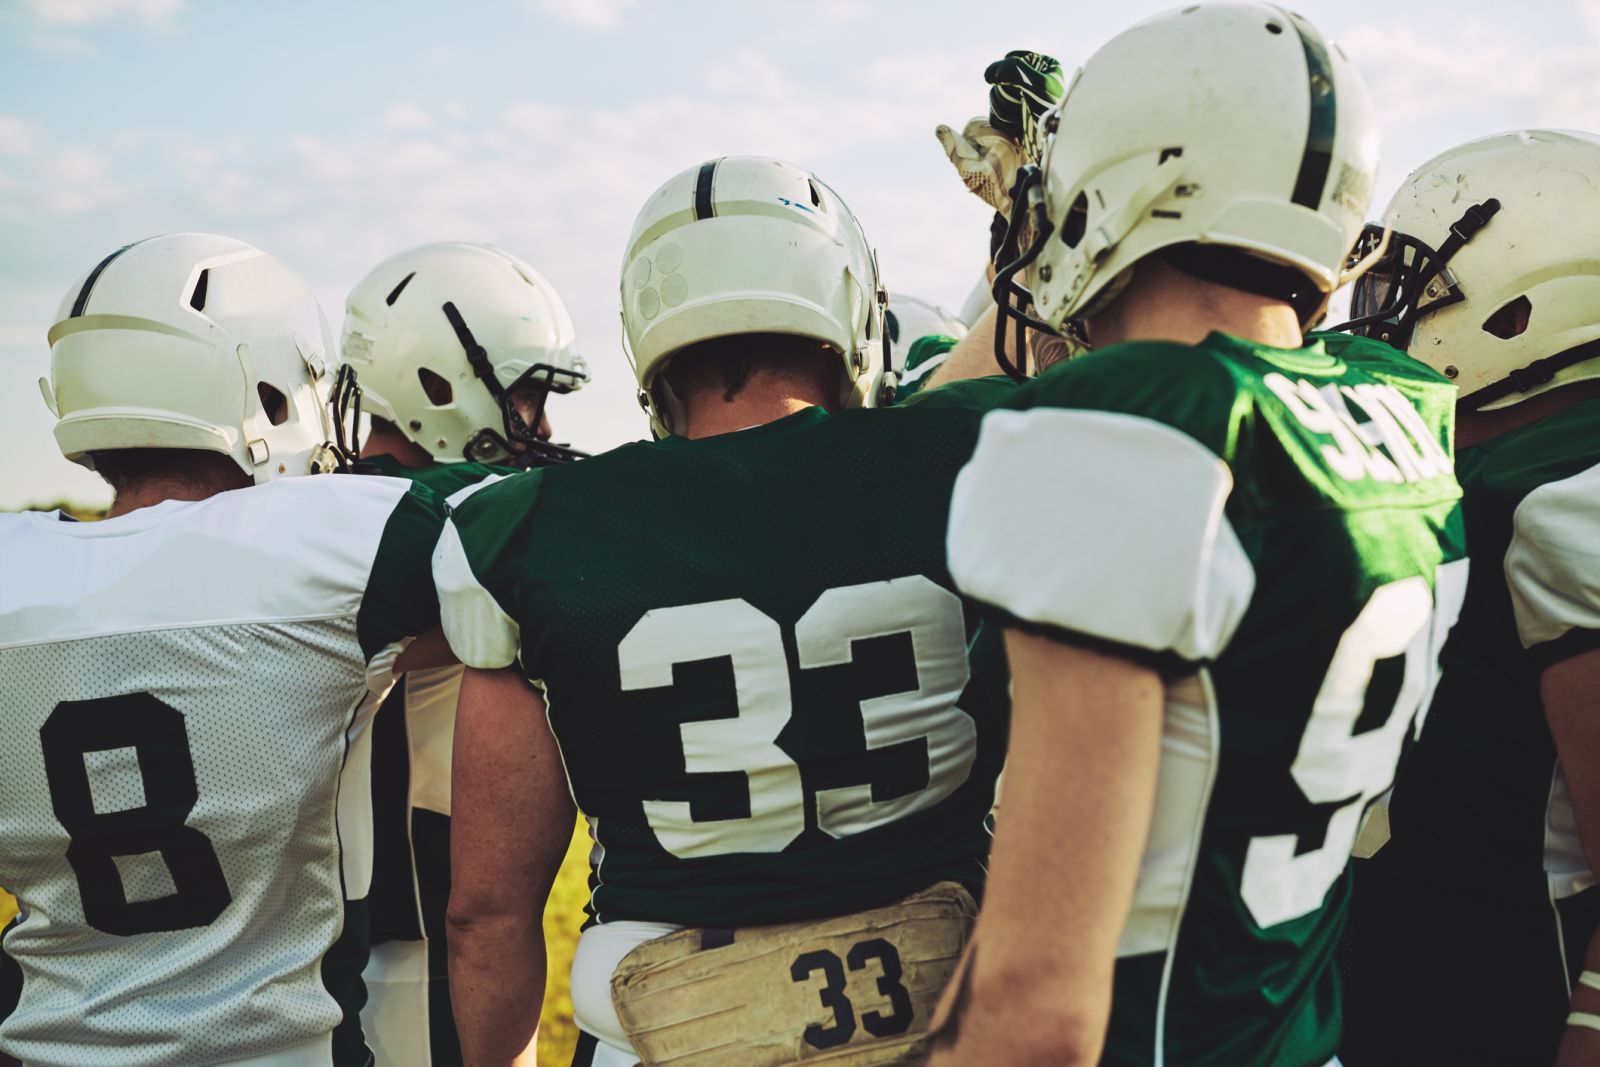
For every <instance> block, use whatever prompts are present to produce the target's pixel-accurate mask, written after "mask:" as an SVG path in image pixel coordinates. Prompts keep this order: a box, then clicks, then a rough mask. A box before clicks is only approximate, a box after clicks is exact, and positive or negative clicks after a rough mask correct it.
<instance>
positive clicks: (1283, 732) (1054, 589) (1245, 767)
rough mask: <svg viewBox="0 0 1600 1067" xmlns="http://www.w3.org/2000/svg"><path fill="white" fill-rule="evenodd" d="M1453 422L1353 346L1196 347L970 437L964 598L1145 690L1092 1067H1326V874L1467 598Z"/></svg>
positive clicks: (962, 531) (1094, 358) (1067, 377)
mask: <svg viewBox="0 0 1600 1067" xmlns="http://www.w3.org/2000/svg"><path fill="white" fill-rule="evenodd" d="M1453 402H1454V391H1453V389H1452V388H1451V386H1450V385H1449V383H1448V382H1447V381H1446V380H1445V379H1443V378H1441V377H1439V376H1438V375H1436V374H1435V373H1434V372H1432V371H1430V370H1429V369H1427V368H1426V367H1424V366H1422V365H1421V364H1419V363H1417V362H1415V361H1413V360H1411V359H1409V358H1408V357H1405V356H1403V355H1401V354H1399V353H1398V352H1396V351H1395V350H1393V349H1391V348H1388V347H1387V346H1384V345H1381V344H1378V343H1376V342H1370V341H1366V340H1363V339H1358V338H1350V337H1342V336H1328V337H1313V338H1311V339H1310V340H1309V343H1308V345H1307V346H1306V347H1305V348H1302V349H1299V350H1294V351H1288V350H1281V349H1272V348H1267V347H1263V346H1258V345H1253V344H1250V343H1247V342H1244V341H1241V340H1237V339H1234V338H1231V337H1227V336H1224V335H1221V334H1212V335H1210V336H1209V337H1208V338H1206V339H1205V340H1204V341H1203V342H1202V343H1201V344H1199V345H1197V346H1193V347H1188V346H1183V345H1177V344H1171V343H1136V344H1126V345H1120V346H1117V347H1114V348H1108V349H1105V350H1102V351H1100V352H1097V353H1093V354H1090V355H1087V356H1083V357H1079V358H1077V359H1074V360H1072V361H1070V362H1068V363H1066V364H1062V365H1060V366H1058V367H1055V368H1052V369H1051V370H1049V371H1047V372H1046V373H1045V374H1043V375H1042V376H1040V377H1039V378H1037V379H1035V380H1034V381H1033V382H1031V383H1029V384H1028V385H1026V386H1024V387H1022V388H1021V389H1018V390H1016V391H1015V392H1014V393H1013V394H1012V395H1011V397H1010V398H1009V399H1008V400H1007V401H1006V402H1005V403H1004V404H1002V405H1001V407H1000V408H999V409H998V410H996V411H994V412H992V413H991V414H990V415H989V416H988V417H987V418H986V420H985V424H984V427H983V430H982V433H981V436H980V441H979V444H978V446H977V448H976V451H975V454H974V457H973V460H972V462H971V464H970V465H969V467H968V468H967V469H966V470H965V471H964V472H963V473H962V475H961V476H960V478H959V480H958V484H957V490H956V494H955V500H954V504H953V505H952V526H951V532H950V552H951V566H952V570H953V572H954V573H955V575H956V578H957V581H958V584H959V585H960V587H961V588H962V589H963V590H964V591H966V592H968V593H969V594H971V595H973V596H975V597H977V598H979V599H980V600H983V601H985V602H988V603H990V604H993V605H994V606H995V607H996V609H997V610H998V611H999V612H1000V613H1001V615H1002V617H1003V618H1005V619H1006V621H1007V622H1008V623H1009V624H1011V625H1016V626H1021V627H1024V628H1029V629H1035V630H1042V631H1045V632H1048V633H1052V634H1055V635H1058V636H1060V637H1061V638H1063V639H1066V640H1069V641H1074V642H1084V643H1088V644H1091V645H1096V646H1102V647H1107V648H1111V649H1114V650H1117V651H1119V652H1121V653H1122V654H1124V655H1127V656H1130V657H1132V658H1135V659H1137V660H1140V661H1143V662H1146V663H1149V664H1150V665H1152V666H1154V667H1156V668H1157V669H1159V670H1160V671H1161V672H1162V674H1163V676H1164V677H1165V678H1166V679H1167V692H1168V699H1167V708H1166V713H1165V717H1164V743H1163V751H1162V766H1161V784H1160V787H1159V791H1158V795H1157V798H1156V811H1155V814H1154V817H1153V820H1152V825H1151V830H1150V839H1149V844H1148V845H1147V848H1146V853H1145V857H1144V860H1143V863H1142V866H1141V871H1140V876H1139V882H1138V888H1137V890H1136V894H1135V899H1134V902H1133V906H1132V912H1131V914H1130V917H1129V919H1128V922H1127V924H1126V927H1125V930H1124V934H1123V938H1122V942H1121V945H1120V946H1119V950H1118V961H1117V967H1116V975H1115V988H1114V1000H1113V1007H1112V1018H1111V1022H1110V1027H1109V1031H1108V1040H1107V1046H1106V1053H1105V1059H1104V1062H1106V1063H1110V1064H1128V1065H1132V1064H1151V1063H1157V1064H1159V1063H1167V1064H1183V1065H1186V1067H1187V1065H1207V1067H1209V1065H1217V1067H1221V1065H1224V1064H1225V1065H1229V1067H1252V1065H1260V1067H1267V1065H1272V1067H1313V1065H1315V1067H1321V1065H1322V1064H1325V1063H1327V1062H1328V1060H1329V1059H1330V1058H1331V1057H1332V1056H1333V1055H1334V1053H1335V1051H1336V1048H1337V1044H1338V1039H1339V1033H1340V991H1339V984H1338V978H1337V974H1336V972H1335V968H1334V949H1335V945H1336V944H1337V942H1338V939H1339V936H1340V931H1341V927H1342V925H1343V922H1344V915H1345V910H1346V907H1347V903H1348V899H1349V893H1350V882H1349V877H1348V872H1347V869H1346V868H1347V858H1348V855H1349V852H1350V848H1351V845H1352V843H1353V841H1354V838H1355V835H1356V832H1357V829H1358V825H1359V821H1360V818H1361V815H1362V813H1363V811H1364V810H1365V808H1366V806H1367V805H1368V804H1369V803H1370V802H1371V801H1372V800H1373V799H1374V798H1376V797H1377V796H1379V795H1380V794H1381V793H1382V792H1383V791H1384V790H1385V789H1386V788H1387V787H1388V785H1389V783H1390V781H1391V778H1392V775H1393V771H1394V768H1395V765H1396V763H1397V761H1398V759H1399V756H1400V752H1401V749H1402V746H1403V744H1404V742H1405V740H1406V738H1407V737H1408V736H1409V735H1410V732H1411V728H1412V723H1413V719H1414V717H1415V715H1416V713H1417V712H1418V710H1419V708H1420V706H1421V703H1422V700H1423V697H1424V696H1425V695H1426V691H1427V690H1428V689H1429V688H1430V687H1431V684H1432V681H1433V679H1434V676H1435V663H1436V657H1437V654H1438V647H1439V645H1440V644H1442V642H1443V634H1444V632H1445V631H1446V630H1447V629H1448V625H1449V622H1450V620H1451V617H1452V615H1453V610H1454V607H1455V606H1456V604H1458V603H1459V595H1460V588H1461V586H1462V585H1463V584H1464V574H1463V573H1462V568H1463V566H1464V564H1463V563H1462V562H1461V561H1462V557H1463V540H1462V529H1461V521H1460V515H1459V505H1458V499H1459V489H1458V486H1457V484H1456V482H1455V480H1454V478H1453V477H1452V476H1451V469H1450V461H1449V441H1450V435H1451V429H1452V423H1451V420H1452V409H1453ZM1436 592H1437V601H1438V603H1437V610H1436V603H1435V599H1436V598H1435V594H1436ZM1080 758H1092V757H1080Z"/></svg>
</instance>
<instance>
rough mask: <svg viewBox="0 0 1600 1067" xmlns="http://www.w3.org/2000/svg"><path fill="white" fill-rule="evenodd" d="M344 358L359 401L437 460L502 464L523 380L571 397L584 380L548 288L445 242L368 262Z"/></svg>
mask: <svg viewBox="0 0 1600 1067" xmlns="http://www.w3.org/2000/svg"><path fill="white" fill-rule="evenodd" d="M342 350H343V354H344V358H345V361H346V362H348V363H349V364H350V365H351V366H352V367H354V368H355V369H356V371H357V373H358V374H359V375H360V381H361V388H362V393H363V402H364V404H365V406H366V407H367V408H368V410H370V411H371V412H372V413H373V414H374V415H377V416H378V417H380V418H383V419H387V420H388V421H390V422H392V423H394V425H395V426H396V427H397V428H399V430H400V432H401V433H403V434H405V436H406V437H407V438H409V439H410V440H411V441H412V442H414V443H415V444H417V445H420V446H421V447H422V448H423V449H425V450H426V451H427V452H428V454H429V455H431V456H432V457H433V458H434V459H435V460H437V461H439V462H441V463H459V462H461V461H463V460H475V461H478V462H481V463H492V462H498V461H501V460H505V459H506V458H507V457H508V456H509V454H510V452H511V448H512V444H513V442H515V441H521V442H522V443H523V444H524V445H526V444H529V443H530V442H532V441H533V440H534V438H535V435H536V432H537V430H538V425H537V423H538V421H539V420H538V419H535V420H533V422H534V425H531V426H530V425H528V424H527V423H526V422H525V421H524V420H522V418H521V416H520V415H518V413H517V410H516V407H515V405H514V404H513V403H512V402H511V395H512V393H513V392H514V391H515V390H516V389H517V388H518V387H519V386H522V385H536V386H542V387H544V389H545V390H547V391H548V392H557V393H567V392H571V391H573V390H575V389H579V388H581V387H582V386H583V384H584V382H586V381H588V378H589V371H588V366H587V364H586V363H585V362H584V359H583V357H582V356H580V355H579V354H578V350H577V339H576V334H575V331H574V330H573V328H572V317H571V316H570V315H569V314H567V308H566V305H565V304H564V303H562V301H561V297H560V295H559V294H558V293H557V292H556V290H555V287H554V286H553V285H551V284H550V283H549V282H548V281H547V280H545V277H544V275H542V274H540V273H539V272H538V271H537V270H535V269H534V268H533V267H531V266H529V265H528V264H527V263H525V262H524V261H522V260H521V259H518V258H517V257H516V256H513V255H511V254H510V253H508V252H503V251H501V250H500V249H498V248H494V247H492V246H490V245H483V244H470V243H467V242H464V241H441V242H438V243H435V244H428V245H422V246H421V247H419V248H412V249H408V250H406V251H404V252H400V253H398V254H396V255H394V256H391V257H389V258H388V259H386V260H384V261H383V262H382V263H380V264H378V266H376V267H374V268H373V269H372V270H371V271H370V272H369V273H368V274H367V276H366V277H365V278H363V279H361V281H360V282H358V283H357V284H356V287H355V288H354V289H353V290H351V292H350V296H349V298H348V300H347V301H346V302H345V320H344V343H343V345H342Z"/></svg>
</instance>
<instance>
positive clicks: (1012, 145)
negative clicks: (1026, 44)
mask: <svg viewBox="0 0 1600 1067" xmlns="http://www.w3.org/2000/svg"><path fill="white" fill-rule="evenodd" d="M983 77H984V80H985V81H986V82H988V83H989V114H988V115H986V116H980V117H978V118H975V119H972V120H971V121H970V122H968V123H967V124H966V126H965V127H963V128H962V130H961V132H960V133H956V132H955V131H954V130H953V129H951V128H950V127H949V126H940V127H939V128H938V129H936V130H935V131H934V134H935V136H937V137H938V138H939V144H940V145H941V146H942V147H943V148H944V152H945V155H946V156H948V157H949V158H950V162H951V164H952V165H953V166H954V167H955V168H956V173H957V174H959V175H960V176H961V181H962V183H963V184H964V185H966V187H967V188H968V189H969V190H971V191H972V193H973V194H974V195H976V196H977V197H978V199H980V200H982V201H983V202H984V203H986V204H988V205H989V206H990V207H992V208H994V209H995V210H996V211H998V212H1000V213H1001V214H1002V215H1008V216H1009V215H1010V213H1011V196H1010V193H1011V187H1012V185H1013V184H1014V183H1015V181H1016V177H1017V171H1018V170H1019V169H1021V168H1022V166H1023V165H1024V164H1026V163H1036V162H1038V160H1039V157H1040V155H1041V153H1042V152H1043V149H1044V136H1043V132H1042V129H1041V125H1040V122H1039V120H1040V117H1041V116H1042V115H1043V114H1044V113H1045V112H1046V111H1048V110H1050V109H1051V108H1052V107H1054V106H1055V105H1056V103H1057V102H1058V101H1059V100H1060V99H1061V95H1062V92H1063V91H1064V88H1065V85H1064V82H1063V81H1062V77H1061V64H1060V63H1058V62H1056V61H1055V60H1054V59H1052V58H1051V57H1049V56H1047V55H1042V54H1041V53H1038V52H1024V51H1014V52H1008V53H1006V56H1005V58H1004V59H999V60H996V61H995V62H993V63H990V64H989V66H988V67H987V68H986V69H985V70H984V72H983Z"/></svg>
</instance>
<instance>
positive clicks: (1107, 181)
mask: <svg viewBox="0 0 1600 1067" xmlns="http://www.w3.org/2000/svg"><path fill="white" fill-rule="evenodd" d="M1045 128H1046V130H1047V132H1048V133H1049V142H1048V144H1047V147H1046V152H1045V158H1044V165H1043V169H1042V173H1041V174H1040V175H1039V176H1038V177H1037V180H1038V181H1041V182H1042V189H1040V191H1039V192H1036V193H1033V194H1032V196H1031V197H1030V195H1028V193H1027V192H1026V191H1024V195H1021V196H1019V197H1017V198H1016V199H1017V202H1018V206H1017V209H1016V210H1017V211H1019V212H1028V211H1030V199H1031V201H1032V203H1033V204H1034V205H1037V206H1036V207H1034V208H1033V212H1032V213H1033V217H1034V219H1035V220H1036V221H1038V222H1039V223H1040V224H1039V225H1037V226H1036V227H1035V237H1036V243H1035V244H1034V246H1033V249H1032V250H1033V251H1034V252H1035V253H1036V255H1037V258H1036V260H1034V261H1033V263H1032V266H1031V268H1030V270H1029V283H1030V286H1031V295H1032V301H1033V303H1034V305H1035V307H1036V309H1037V311H1038V314H1039V316H1040V317H1041V318H1042V319H1043V320H1044V321H1045V322H1046V323H1048V324H1049V325H1050V326H1051V327H1053V328H1056V329H1060V328H1061V327H1062V326H1063V324H1064V323H1066V322H1067V320H1069V319H1072V318H1077V317H1082V316H1087V315H1092V314H1094V313H1095V312H1096V311H1098V310H1100V309H1101V308H1103V307H1105V306H1106V305H1107V304H1108V303H1109V302H1110V301H1111V300H1114V299H1115V298H1116V296H1117V295H1118V294H1119V293H1120V292H1121V291H1122V290H1123V288H1124V287H1125V285H1126V283H1127V281H1128V279H1129V277H1130V272H1131V271H1133V270H1136V269H1137V267H1138V264H1139V263H1140V261H1141V260H1144V259H1145V258H1146V257H1150V256H1154V255H1158V254H1160V255H1162V256H1163V258H1164V259H1166V260H1167V261H1168V262H1169V263H1171V264H1173V265H1174V266H1176V267H1178V268H1179V269H1180V270H1184V271H1185V272H1187V273H1190V274H1194V275H1197V276H1199V277H1202V278H1203V279H1205V280H1207V281H1213V282H1219V283H1221V284H1225V285H1230V286H1232V287H1234V288H1239V289H1244V290H1246V291H1250V292H1256V293H1258V294H1260V295H1265V296H1269V297H1272V298H1274V299H1280V300H1284V301H1286V302H1290V303H1292V304H1293V305H1294V306H1295V309H1296V311H1297V312H1298V313H1299V315H1300V318H1301V320H1302V322H1310V321H1313V320H1314V319H1315V318H1316V317H1317V316H1319V315H1320V313H1321V310H1322V308H1323V307H1324V305H1325V303H1326V298H1327V296H1328V294H1330V293H1331V292H1332V291H1333V290H1334V289H1335V288H1336V287H1337V284H1338V281H1339V277H1340V272H1341V268H1342V266H1343V264H1344V262H1345V257H1346V254H1347V253H1348V252H1349V250H1350V246H1351V244H1352V242H1353V241H1354V239H1355V237H1356V235H1357V234H1358V233H1359V232H1360V230H1361V225H1362V222H1363V221H1364V220H1365V218H1366V212H1367V207H1368V203H1369V200H1370V197H1371V194H1372V187H1373V182H1374V180H1375V177H1376V172H1377V164H1378V145H1377V129H1376V126H1375V124H1374V120H1373V112H1372V104H1371V100H1370V99H1369V97H1368V95H1367V90H1366V87H1365V86H1364V85H1363V83H1362V81H1361V79H1360V77H1359V76H1358V75H1357V73H1356V71H1355V68H1354V67H1353V66H1352V65H1351V63H1350V62H1349V60H1348V59H1347V58H1346V57H1345V55H1344V53H1343V52H1342V51H1341V50H1340V49H1339V46H1338V45H1336V44H1334V43H1333V42H1331V41H1329V40H1328V39H1326V38H1325V37H1323V36H1322V34H1321V33H1320V32H1318V31H1317V29H1316V28H1315V27H1313V26H1312V25H1311V24H1310V23H1308V22H1307V21H1306V20H1305V19H1303V18H1301V17H1300V16H1298V15H1295V14H1292V13H1291V12H1289V11H1287V10H1285V9H1283V8H1280V7H1278V6H1276V5H1272V4H1264V3H1254V4H1248V3H1247V4H1195V5H1190V6H1188V7H1185V8H1183V9H1182V10H1176V11H1171V12H1168V13H1166V14H1163V15H1158V16H1156V17H1154V18H1152V19H1149V20H1147V21H1145V22H1142V23H1140V24H1139V25H1137V26H1134V27H1133V28H1132V29H1129V30H1127V31H1125V32H1123V33H1121V34H1119V35H1117V36H1116V37H1114V38H1112V40H1111V41H1109V42H1108V43H1107V44H1106V45H1105V46H1104V47H1102V48H1101V49H1100V50H1099V51H1098V52H1096V53H1095V54H1094V55H1093V56H1092V57H1091V58H1090V59H1089V61H1088V62H1087V63H1086V64H1084V66H1083V68H1082V69H1080V70H1079V71H1078V72H1077V74H1076V76H1075V77H1074V79H1073V80H1072V83H1071V85H1070V86H1069V88H1068V90H1067V94H1066V96H1065V97H1064V99H1063V100H1062V102H1061V104H1060V105H1059V107H1058V108H1057V110H1056V111H1055V112H1053V113H1051V114H1050V115H1048V116H1047V117H1046V120H1045ZM1040 216H1042V218H1041V217H1040Z"/></svg>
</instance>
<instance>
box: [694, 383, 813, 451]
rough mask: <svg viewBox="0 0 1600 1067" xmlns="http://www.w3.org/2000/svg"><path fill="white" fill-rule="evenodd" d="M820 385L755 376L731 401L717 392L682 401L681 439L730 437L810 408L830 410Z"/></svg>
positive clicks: (712, 391)
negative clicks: (735, 432) (729, 434)
mask: <svg viewBox="0 0 1600 1067" xmlns="http://www.w3.org/2000/svg"><path fill="white" fill-rule="evenodd" d="M826 393H827V390H826V389H825V388H823V387H822V386H821V385H820V384H813V383H810V382H804V381H796V380H794V379H792V378H781V377H778V378H772V379H768V378H767V377H765V376H762V375H757V376H756V377H754V378H752V379H751V381H750V382H749V383H748V384H747V385H746V386H745V387H744V388H743V389H741V390H739V392H738V393H736V394H735V395H734V396H733V397H732V398H731V399H730V398H729V397H727V396H726V395H725V394H724V393H722V392H721V391H720V390H717V389H704V390H700V391H698V392H696V393H693V394H691V395H689V396H686V397H684V398H683V408H684V429H683V436H685V437H687V438H689V439H690V440H695V439H697V438H701V437H715V436H717V435H718V434H724V433H733V432H734V431H735V430H745V429H748V428H750V427H751V426H762V425H765V424H766V423H769V422H776V421H778V420H779V419H782V418H786V417H787V416H789V415H793V414H794V413H795V412H797V411H804V410H805V409H806V408H811V407H824V408H829V409H832V408H833V406H834V404H835V403H836V402H837V397H836V396H835V397H833V398H829V397H828V396H827V395H826Z"/></svg>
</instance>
